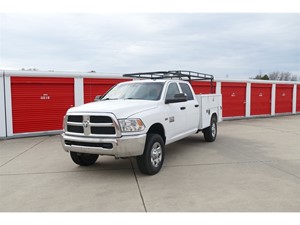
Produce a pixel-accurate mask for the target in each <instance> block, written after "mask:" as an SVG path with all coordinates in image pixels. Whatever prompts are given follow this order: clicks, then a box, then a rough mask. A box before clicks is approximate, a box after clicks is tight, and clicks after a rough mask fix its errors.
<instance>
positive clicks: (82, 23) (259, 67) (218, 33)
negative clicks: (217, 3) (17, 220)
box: [0, 13, 300, 78]
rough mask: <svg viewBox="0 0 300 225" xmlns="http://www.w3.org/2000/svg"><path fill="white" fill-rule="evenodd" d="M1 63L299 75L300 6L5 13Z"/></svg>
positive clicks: (53, 67) (246, 75)
mask: <svg viewBox="0 0 300 225" xmlns="http://www.w3.org/2000/svg"><path fill="white" fill-rule="evenodd" d="M0 28H1V30H0V34H1V36H0V38H1V39H0V44H1V46H0V69H21V68H26V69H27V68H38V69H39V70H43V71H44V70H46V71H47V70H57V71H85V72H87V71H91V70H95V71H97V72H107V73H127V72H141V71H154V70H175V69H176V70H177V69H183V70H194V71H198V72H205V73H211V74H214V75H215V76H216V77H217V78H224V77H229V78H249V77H250V76H255V75H257V74H259V73H262V74H265V73H269V72H273V71H288V72H291V73H293V74H296V75H300V14H299V13H298V14H271V13H266V14H242V13H239V14H238V13H218V14H211V13H210V14H206V13H197V14H192V13H188V14H184V13H178V14H176V13H169V14H162V13H151V14H129V13H125V14H124V13H123V14H120V13H119V14H118V13H116V14H108V13H106V14H70V13H61V14H58V13H47V14H45V13H44V14H37V13H25V14H12V13H10V14H5V13H2V14H0Z"/></svg>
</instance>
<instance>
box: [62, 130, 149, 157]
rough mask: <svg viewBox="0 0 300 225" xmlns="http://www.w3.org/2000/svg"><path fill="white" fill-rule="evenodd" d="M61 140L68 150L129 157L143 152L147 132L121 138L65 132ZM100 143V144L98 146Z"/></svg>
mask: <svg viewBox="0 0 300 225" xmlns="http://www.w3.org/2000/svg"><path fill="white" fill-rule="evenodd" d="M61 141H62V146H63V148H64V150H65V151H66V152H70V151H71V152H80V153H90V154H98V155H112V156H115V157H129V156H138V155H142V154H143V152H144V146H145V142H146V134H142V135H135V136H123V137H121V138H91V137H78V136H71V135H66V134H64V133H63V134H62V135H61ZM98 144H99V146H96V145H98ZM87 145H95V146H87ZM100 146H102V147H100Z"/></svg>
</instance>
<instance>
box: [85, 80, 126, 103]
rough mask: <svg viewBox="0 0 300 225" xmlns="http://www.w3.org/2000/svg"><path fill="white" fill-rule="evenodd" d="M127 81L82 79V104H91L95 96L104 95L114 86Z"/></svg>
mask: <svg viewBox="0 0 300 225" xmlns="http://www.w3.org/2000/svg"><path fill="white" fill-rule="evenodd" d="M125 81H129V80H128V79H103V78H84V103H88V102H92V101H94V99H95V96H97V95H104V94H105V93H106V92H107V91H108V90H109V89H110V88H111V87H113V86H114V85H116V84H118V83H121V82H125Z"/></svg>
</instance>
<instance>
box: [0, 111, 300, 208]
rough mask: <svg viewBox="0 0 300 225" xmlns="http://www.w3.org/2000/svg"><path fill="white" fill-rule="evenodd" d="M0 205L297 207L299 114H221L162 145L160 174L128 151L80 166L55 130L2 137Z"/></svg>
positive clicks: (299, 200)
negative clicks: (201, 130) (208, 132)
mask: <svg viewBox="0 0 300 225" xmlns="http://www.w3.org/2000/svg"><path fill="white" fill-rule="evenodd" d="M0 199H1V201H0V211H2V212H37V211H38V212H40V211H42V212H68V211H72V212H124V211H125V212H145V211H146V212H207V211H208V212H269V211H272V212H280V211H287V212H299V211H300V115H295V116H281V117H274V118H263V119H250V120H235V121H224V122H222V123H220V124H219V130H218V137H217V140H216V141H215V142H213V143H206V142H204V138H203V135H202V134H197V135H193V136H191V137H188V138H186V139H184V140H181V141H178V142H176V143H173V144H171V145H168V146H167V147H166V155H165V163H164V166H163V168H162V170H161V171H160V173H159V174H157V175H154V176H146V175H143V174H141V173H140V172H139V171H138V169H137V165H136V162H135V159H134V158H131V159H122V160H115V159H114V158H113V157H109V156H103V157H100V158H99V159H98V161H97V163H96V164H95V165H93V166H90V167H79V166H77V165H76V164H74V163H73V162H72V160H71V158H70V156H69V155H68V154H67V153H65V152H64V151H63V150H62V147H61V144H60V137H59V136H44V137H36V138H20V139H11V140H1V141H0Z"/></svg>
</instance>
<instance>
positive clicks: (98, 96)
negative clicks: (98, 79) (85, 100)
mask: <svg viewBox="0 0 300 225" xmlns="http://www.w3.org/2000/svg"><path fill="white" fill-rule="evenodd" d="M102 97H103V96H102V95H97V96H96V97H95V98H94V102H98V101H100V100H101V99H102Z"/></svg>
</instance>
